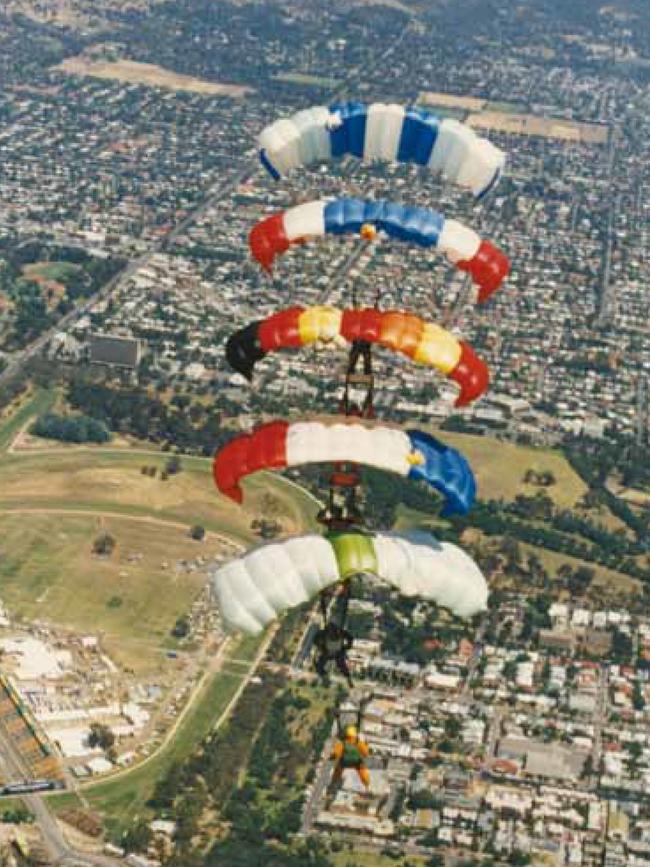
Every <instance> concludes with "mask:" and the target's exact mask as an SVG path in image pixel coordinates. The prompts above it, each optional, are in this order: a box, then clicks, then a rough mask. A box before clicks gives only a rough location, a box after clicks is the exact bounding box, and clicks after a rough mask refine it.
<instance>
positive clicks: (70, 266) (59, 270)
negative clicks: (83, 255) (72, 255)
mask: <svg viewBox="0 0 650 867" xmlns="http://www.w3.org/2000/svg"><path fill="white" fill-rule="evenodd" d="M80 271H83V268H82V267H81V266H80V265H75V264H74V263H73V262H34V263H32V264H31V265H25V267H24V268H23V274H24V275H25V277H27V278H30V277H31V278H32V279H33V278H34V277H36V278H39V277H40V278H41V279H43V280H53V281H55V282H56V283H63V285H64V286H66V285H67V284H68V282H69V281H70V280H71V279H73V278H74V277H76V276H77V274H79V272H80Z"/></svg>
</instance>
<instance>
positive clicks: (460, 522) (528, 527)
mask: <svg viewBox="0 0 650 867" xmlns="http://www.w3.org/2000/svg"><path fill="white" fill-rule="evenodd" d="M514 508H515V509H516V506H515V507H514ZM512 509H513V507H512V506H511V505H508V504H505V503H503V502H502V501H497V500H488V501H487V502H483V501H479V502H477V503H476V505H475V507H474V509H473V510H472V512H471V514H470V515H468V516H458V515H455V516H454V517H453V518H452V519H451V520H452V524H453V525H454V527H455V528H456V530H457V531H458V532H462V531H463V530H465V529H466V528H468V527H478V528H479V529H481V530H482V531H483V532H484V533H485V534H486V535H488V536H505V535H508V536H511V537H512V538H513V539H516V540H517V541H519V542H526V543H528V544H530V545H535V546H537V547H539V548H546V549H548V550H549V551H557V552H558V553H560V554H566V555H568V556H571V557H577V558H578V559H580V560H586V561H588V562H590V563H598V564H599V565H601V566H606V567H608V568H610V569H615V570H617V571H619V572H623V573H624V574H626V575H631V576H632V577H633V578H639V579H641V580H644V581H650V568H648V567H644V566H642V565H640V563H638V562H637V561H636V560H634V559H633V558H632V556H625V555H624V554H622V553H621V537H619V536H617V535H615V534H611V533H607V532H606V531H603V535H602V544H595V543H592V544H588V543H587V542H586V541H583V540H582V539H580V538H579V537H576V536H573V535H569V534H568V533H566V532H562V531H560V530H557V529H555V528H553V527H548V526H543V525H539V524H528V523H524V522H523V521H521V520H519V519H518V518H517V517H515V516H514V515H513V514H511V512H512ZM579 520H581V519H576V521H577V522H578V523H573V521H571V526H572V527H576V526H581V525H580V524H579ZM584 526H586V525H584ZM592 531H593V534H594V535H595V533H596V530H595V525H594V527H590V532H592ZM610 537H611V538H610Z"/></svg>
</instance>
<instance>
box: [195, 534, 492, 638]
mask: <svg viewBox="0 0 650 867" xmlns="http://www.w3.org/2000/svg"><path fill="white" fill-rule="evenodd" d="M355 575H366V576H375V577H376V578H378V579H380V580H382V581H385V582H387V583H388V584H390V585H391V586H393V587H395V588H396V589H397V590H398V591H399V592H400V593H401V594H403V595H404V596H418V597H420V598H422V599H426V600H430V601H432V602H435V603H436V604H438V605H441V606H443V607H445V608H448V609H449V610H450V611H451V612H452V613H453V614H456V615H458V616H459V617H464V618H467V617H472V616H473V615H475V614H478V613H479V612H480V611H484V610H485V609H486V608H487V599H488V588H487V583H486V581H485V578H484V576H483V574H482V573H481V570H480V569H479V567H478V566H477V565H476V563H475V562H474V560H472V558H471V557H470V556H469V555H468V554H466V553H465V552H464V551H463V550H462V549H461V548H459V547H458V546H457V545H452V544H451V543H449V542H439V541H438V540H437V539H435V538H434V537H433V536H430V535H428V534H426V533H415V534H409V535H401V534H398V533H375V534H373V535H369V534H364V533H332V534H330V535H329V536H327V537H323V536H317V535H307V536H298V537H297V538H293V539H287V540H285V541H282V542H273V543H271V544H268V545H264V546H262V547H260V548H257V549H255V550H254V551H251V552H250V553H248V554H245V555H244V556H243V557H239V558H237V559H236V560H232V561H230V562H229V563H226V564H225V565H223V566H220V567H219V568H218V569H216V570H215V572H213V574H212V576H211V584H212V588H213V590H214V593H215V595H216V598H217V601H218V603H219V608H220V611H221V616H222V617H223V620H224V623H225V625H226V627H227V628H228V629H230V630H242V631H243V632H248V633H252V634H256V633H258V632H261V630H262V629H263V628H264V627H265V626H267V625H268V624H269V623H271V622H272V621H274V620H276V619H277V618H278V617H280V616H281V615H282V614H283V613H284V612H285V611H287V610H289V609H290V608H294V607H295V606H297V605H301V604H303V603H305V602H308V601H310V600H311V599H313V598H315V597H316V596H317V595H318V594H319V593H320V592H321V591H322V590H325V588H327V587H330V586H331V585H333V584H336V583H338V582H339V581H345V580H347V579H349V578H352V577H354V576H355Z"/></svg>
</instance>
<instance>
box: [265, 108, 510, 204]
mask: <svg viewBox="0 0 650 867" xmlns="http://www.w3.org/2000/svg"><path fill="white" fill-rule="evenodd" d="M259 146H260V160H261V162H262V165H263V166H264V167H265V168H266V169H267V171H268V172H269V173H270V174H271V176H272V177H273V178H275V179H276V180H278V179H279V178H280V177H282V176H283V175H286V174H287V173H288V172H290V171H291V170H292V169H296V168H299V167H300V166H308V165H311V164H312V163H316V162H327V161H329V160H331V159H335V158H339V157H343V156H355V157H358V158H359V159H361V160H365V161H367V162H371V161H373V160H382V161H386V162H397V163H414V164H416V165H420V166H426V167H427V168H428V169H429V170H430V171H432V172H435V173H437V174H441V175H442V176H443V177H444V178H445V180H447V181H449V182H450V183H453V184H457V185H458V186H460V187H463V188H464V189H469V190H471V191H472V193H473V194H474V196H476V197H477V198H480V197H481V196H484V195H485V194H486V193H487V192H488V191H489V190H491V189H492V188H493V187H494V186H495V185H496V183H497V182H498V180H499V177H500V175H501V173H502V171H503V166H504V164H505V154H504V152H503V151H502V150H500V149H499V148H497V147H495V146H494V145H493V144H492V143H491V142H489V141H488V140H487V139H486V138H482V137H481V136H478V135H477V134H476V132H475V131H474V130H473V129H472V128H471V127H469V126H467V125H466V124H464V123H460V121H457V120H453V119H452V118H444V119H442V118H439V117H437V116H436V115H434V114H432V113H431V112H428V111H425V110H423V109H420V108H415V107H413V106H409V107H404V106H401V105H394V104H393V105H386V104H384V103H381V102H375V103H372V104H371V105H368V104H366V103H362V102H337V103H334V104H333V105H331V106H329V107H328V106H324V105H319V106H314V107H313V108H308V109H305V110H303V111H299V112H298V113H297V114H294V115H292V116H291V117H289V118H282V119H281V120H277V121H275V122H274V123H272V124H271V125H270V126H267V127H266V128H265V129H264V130H262V133H261V134H260V137H259Z"/></svg>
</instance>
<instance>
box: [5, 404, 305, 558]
mask: <svg viewBox="0 0 650 867" xmlns="http://www.w3.org/2000/svg"><path fill="white" fill-rule="evenodd" d="M32 412H33V410H32ZM21 416H22V423H23V424H24V422H25V421H26V420H27V419H28V418H29V416H30V411H26V410H25V411H24V412H23V413H21ZM20 426H21V425H20V424H18V423H16V424H14V425H13V429H14V433H15V432H16V431H17V430H19V429H20ZM167 459H168V458H167V456H166V455H164V454H161V453H157V452H151V453H138V452H135V451H133V452H130V451H128V450H125V449H122V450H110V449H97V448H94V449H93V448H87V449H86V448H79V449H70V450H66V451H60V450H54V451H52V452H48V451H47V450H44V451H41V452H38V451H34V452H29V453H15V454H12V455H5V456H4V457H2V456H0V477H1V478H2V487H1V488H0V511H1V510H6V509H16V508H23V509H38V508H49V509H66V508H67V509H75V510H87V511H90V512H102V511H105V512H119V513H122V514H124V515H126V516H128V515H151V516H153V517H157V518H161V519H166V520H170V521H179V522H181V523H185V524H188V525H191V524H197V523H199V524H202V525H203V526H205V527H206V529H208V530H213V531H215V532H223V533H227V534H230V535H232V536H233V537H234V538H236V539H238V540H240V541H242V542H244V543H246V544H250V543H251V542H253V541H254V539H255V537H254V535H253V533H252V532H251V529H250V523H251V521H252V520H253V518H255V517H260V516H262V515H266V516H267V517H269V516H272V517H277V518H278V520H279V521H280V523H281V524H282V526H283V528H284V529H285V530H286V531H287V532H295V531H297V530H299V529H301V528H304V527H312V528H313V527H315V526H316V525H315V520H314V515H315V512H316V510H317V505H316V502H315V501H314V500H313V499H312V498H311V497H310V496H309V495H308V494H307V493H306V492H305V491H303V490H302V489H301V488H300V487H298V486H297V485H293V484H292V483H290V482H289V481H288V480H286V479H284V478H282V477H280V476H277V475H273V474H269V473H260V474H258V475H257V476H255V477H254V478H251V479H249V480H248V481H247V482H246V483H245V492H246V493H245V499H244V507H243V508H242V507H240V506H237V505H235V504H234V503H232V501H230V500H228V499H227V498H226V497H223V496H221V495H220V494H218V492H217V491H216V489H215V487H214V483H213V481H212V478H211V473H210V466H211V465H210V461H209V460H207V459H203V458H186V457H183V458H182V466H183V469H182V471H181V472H180V473H178V474H177V475H174V476H171V477H170V478H169V479H168V480H167V481H165V482H163V481H162V480H161V479H160V471H161V470H162V469H164V466H165V463H166V461H167ZM145 465H146V466H155V467H156V468H157V470H158V474H157V476H156V478H150V477H149V476H145V475H143V474H142V472H141V468H142V467H143V466H145Z"/></svg>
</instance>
